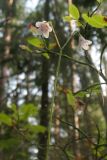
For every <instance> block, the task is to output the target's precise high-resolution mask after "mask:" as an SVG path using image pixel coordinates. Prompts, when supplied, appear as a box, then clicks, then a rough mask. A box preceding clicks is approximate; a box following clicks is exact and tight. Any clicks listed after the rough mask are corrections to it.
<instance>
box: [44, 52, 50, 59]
mask: <svg viewBox="0 0 107 160" xmlns="http://www.w3.org/2000/svg"><path fill="white" fill-rule="evenodd" d="M42 55H43V56H44V57H45V58H46V59H50V56H49V54H48V53H43V54H42Z"/></svg>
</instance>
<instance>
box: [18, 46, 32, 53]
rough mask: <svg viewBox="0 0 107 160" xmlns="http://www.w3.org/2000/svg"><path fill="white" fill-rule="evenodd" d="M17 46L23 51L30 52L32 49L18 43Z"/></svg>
mask: <svg viewBox="0 0 107 160" xmlns="http://www.w3.org/2000/svg"><path fill="white" fill-rule="evenodd" d="M19 47H20V48H21V49H23V50H25V51H28V52H32V50H31V49H30V48H29V47H28V46H26V45H20V46H19Z"/></svg>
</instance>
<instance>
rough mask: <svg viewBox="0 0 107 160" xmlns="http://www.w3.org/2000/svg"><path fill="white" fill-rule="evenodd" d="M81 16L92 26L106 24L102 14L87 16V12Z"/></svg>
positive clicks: (96, 26) (101, 26) (103, 25)
mask: <svg viewBox="0 0 107 160" xmlns="http://www.w3.org/2000/svg"><path fill="white" fill-rule="evenodd" d="M82 17H83V19H84V20H85V21H86V22H87V23H88V24H89V25H91V26H92V27H95V28H104V27H105V26H107V22H105V21H104V18H105V17H104V16H102V15H93V16H92V17H88V15H87V14H82Z"/></svg>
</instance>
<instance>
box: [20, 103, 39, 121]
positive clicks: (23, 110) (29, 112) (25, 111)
mask: <svg viewBox="0 0 107 160" xmlns="http://www.w3.org/2000/svg"><path fill="white" fill-rule="evenodd" d="M37 113H38V111H37V107H36V106H35V105H33V104H24V105H22V106H20V108H19V119H20V120H27V119H28V117H32V116H35V115H37Z"/></svg>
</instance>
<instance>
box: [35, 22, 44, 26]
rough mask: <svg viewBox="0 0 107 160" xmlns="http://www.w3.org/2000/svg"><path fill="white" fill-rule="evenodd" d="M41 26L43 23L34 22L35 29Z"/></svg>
mask: <svg viewBox="0 0 107 160" xmlns="http://www.w3.org/2000/svg"><path fill="white" fill-rule="evenodd" d="M41 24H43V22H36V24H35V26H36V27H40V26H41Z"/></svg>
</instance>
